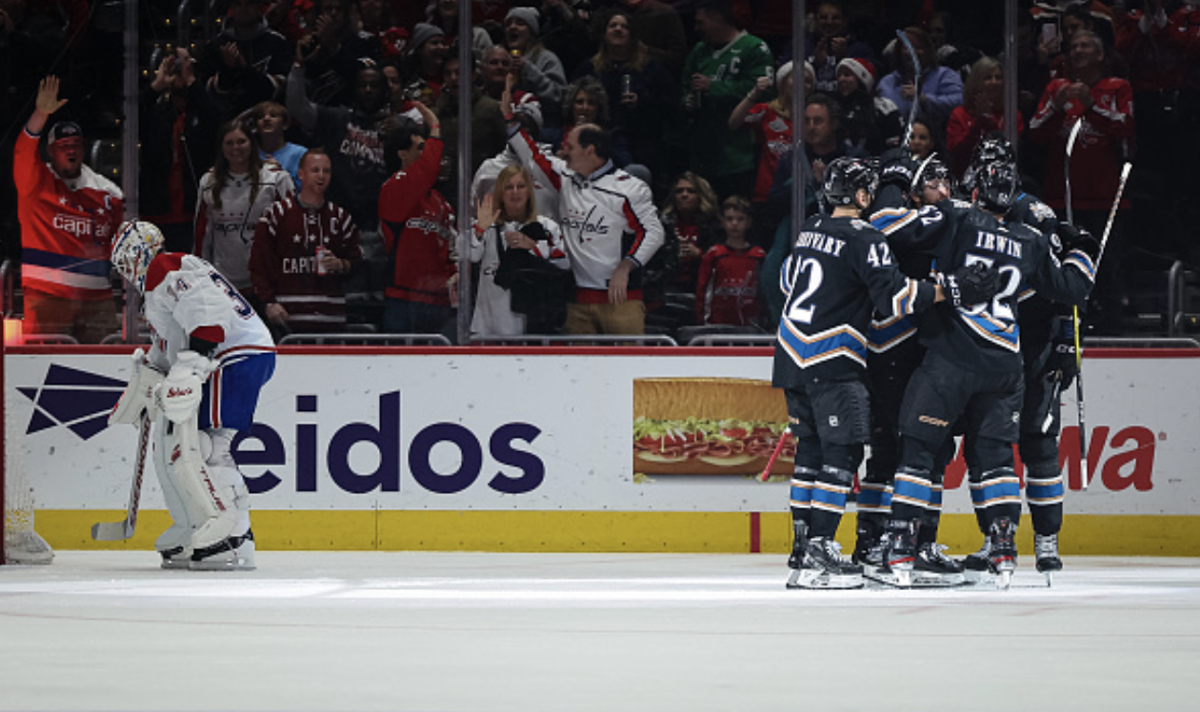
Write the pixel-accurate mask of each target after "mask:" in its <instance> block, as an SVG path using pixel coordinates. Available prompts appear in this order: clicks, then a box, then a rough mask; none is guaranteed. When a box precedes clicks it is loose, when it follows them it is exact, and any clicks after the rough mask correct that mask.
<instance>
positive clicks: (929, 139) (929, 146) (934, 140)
mask: <svg viewBox="0 0 1200 712" xmlns="http://www.w3.org/2000/svg"><path fill="white" fill-rule="evenodd" d="M908 150H910V151H912V154H913V158H915V159H917V160H918V161H923V160H925V159H926V158H929V157H930V156H931V155H933V154H934V153H936V154H938V155H940V156H944V155H946V153H945V148H944V147H943V146H942V142H941V141H939V140H938V137H937V136H935V135H934V133H933V129H931V128H930V127H929V124H928V123H926V121H925V119H923V118H921V117H920V116H918V117H917V118H916V120H914V121H913V124H912V133H910V134H909V137H908Z"/></svg>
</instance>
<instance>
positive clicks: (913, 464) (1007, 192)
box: [868, 152, 1098, 587]
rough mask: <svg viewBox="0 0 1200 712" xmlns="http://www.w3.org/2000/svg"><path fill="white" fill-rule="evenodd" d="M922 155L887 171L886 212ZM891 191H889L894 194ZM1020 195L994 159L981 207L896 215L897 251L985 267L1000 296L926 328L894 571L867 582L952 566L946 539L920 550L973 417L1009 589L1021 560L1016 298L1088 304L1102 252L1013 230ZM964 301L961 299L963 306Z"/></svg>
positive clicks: (891, 529) (892, 549)
mask: <svg viewBox="0 0 1200 712" xmlns="http://www.w3.org/2000/svg"><path fill="white" fill-rule="evenodd" d="M913 168H914V166H913V163H912V159H911V158H910V157H908V156H907V155H905V154H903V153H901V152H895V153H893V154H892V155H891V156H890V157H889V158H888V159H887V160H886V161H885V165H884V167H883V170H882V177H883V185H882V186H881V193H882V200H881V203H880V204H882V205H897V206H899V205H900V204H901V191H902V190H903V189H905V188H908V187H909V186H910V185H911V181H912V175H913ZM889 191H890V194H889ZM1016 195H1017V176H1016V172H1015V171H1014V170H1012V167H1011V166H1004V165H999V164H993V165H990V166H987V167H986V168H984V169H983V170H981V171H980V172H979V173H978V174H977V175H976V176H975V189H974V192H973V197H974V199H975V203H974V204H972V203H965V202H962V201H957V200H946V201H942V202H941V203H938V204H937V205H934V206H926V207H924V208H922V209H921V210H919V211H913V210H904V209H891V210H887V209H885V210H882V211H879V212H877V213H876V217H877V218H881V219H887V218H891V220H892V224H891V226H890V227H891V228H892V229H893V230H892V235H891V236H890V238H889V239H890V240H891V241H892V242H893V244H894V245H897V244H898V245H903V246H904V249H908V250H912V251H915V252H925V253H927V254H929V255H930V256H931V257H932V258H933V264H934V266H935V268H936V269H938V270H939V271H943V272H945V271H952V270H954V269H957V268H959V267H962V266H968V265H972V264H976V263H979V262H983V263H985V264H987V265H989V266H992V267H994V268H995V269H996V270H997V271H998V272H999V274H1000V281H1001V288H1000V291H999V293H998V294H997V295H996V296H995V297H994V298H993V299H990V300H988V301H987V302H985V303H980V304H974V305H969V306H958V307H956V308H954V309H945V308H939V309H933V310H930V311H929V312H928V313H927V314H925V315H924V316H923V317H922V319H921V322H920V325H919V338H920V339H921V342H922V343H923V344H924V345H925V347H926V355H925V358H924V360H923V361H922V363H921V365H920V366H919V367H918V368H917V370H916V372H915V373H914V374H913V376H912V380H911V381H910V383H909V387H908V389H907V391H906V393H905V398H904V403H903V405H902V406H901V416H900V421H901V453H900V466H899V467H898V468H897V471H896V475H895V481H894V492H893V497H892V518H891V520H889V522H888V525H887V533H886V536H887V537H888V544H887V545H888V553H887V557H886V560H885V562H884V566H883V567H880V568H879V569H876V570H872V571H871V572H869V573H868V575H872V576H876V577H878V578H879V580H881V581H884V582H886V583H891V584H895V585H900V586H910V585H911V584H912V579H913V574H914V571H915V572H917V573H918V574H922V573H925V572H928V573H930V574H933V575H940V574H942V573H951V572H948V571H946V567H945V565H944V562H943V561H941V559H944V557H940V556H939V555H940V551H939V547H937V545H936V543H928V544H926V545H923V546H921V547H920V548H918V547H917V545H916V542H917V541H918V537H917V530H918V529H919V528H920V527H921V526H928V525H930V524H932V522H931V521H930V520H932V519H933V517H934V514H935V513H937V512H940V510H941V497H942V492H941V472H940V470H938V469H937V468H936V467H935V458H936V454H937V452H938V451H939V449H940V448H942V447H943V446H944V444H945V442H946V440H947V439H948V438H949V437H950V435H951V428H952V426H953V425H954V424H955V423H956V421H958V420H959V418H960V417H961V418H964V419H965V420H964V423H965V427H966V431H967V433H968V434H969V436H970V437H971V438H972V439H973V442H974V443H975V444H974V446H973V456H974V457H975V458H976V461H977V463H978V469H979V480H978V481H977V482H973V483H972V490H973V492H975V493H976V494H975V497H976V499H975V501H976V502H977V503H979V504H980V505H981V506H982V508H983V509H984V510H985V512H984V517H985V520H986V521H987V525H988V537H989V542H990V546H991V552H990V561H991V564H992V566H993V567H994V568H995V569H996V570H997V571H998V572H999V574H1000V577H999V584H1000V585H1001V586H1002V587H1003V586H1007V584H1008V582H1009V580H1010V578H1011V574H1012V570H1013V568H1014V567H1015V565H1016V546H1015V541H1014V537H1015V534H1016V528H1017V523H1018V521H1019V517H1020V483H1019V480H1018V479H1017V477H1016V474H1015V472H1014V469H1013V464H1014V463H1013V456H1012V444H1013V443H1014V442H1016V441H1017V439H1018V438H1017V436H1018V429H1019V421H1020V412H1021V409H1022V407H1021V406H1022V392H1023V362H1022V358H1021V352H1020V336H1019V327H1018V324H1017V315H1018V311H1019V310H1018V299H1019V296H1020V294H1021V293H1022V292H1023V291H1025V290H1026V289H1029V288H1032V289H1036V290H1037V291H1039V292H1041V293H1042V294H1043V296H1046V297H1048V298H1050V299H1054V300H1056V301H1060V302H1064V303H1071V304H1080V303H1083V300H1084V299H1086V298H1087V295H1088V293H1089V292H1090V291H1091V287H1092V283H1093V280H1094V275H1095V268H1094V260H1095V257H1096V255H1097V254H1098V252H1097V248H1098V245H1092V244H1091V243H1088V244H1086V245H1081V246H1080V247H1081V248H1082V249H1074V250H1072V251H1070V252H1068V253H1067V254H1066V255H1065V256H1064V259H1063V260H1062V262H1061V263H1060V262H1059V260H1058V259H1057V258H1056V257H1055V256H1054V255H1053V254H1052V252H1051V251H1050V249H1049V246H1048V243H1047V241H1046V240H1045V239H1043V237H1042V236H1041V235H1040V234H1039V233H1037V231H1036V230H1034V229H1033V228H1029V227H1027V226H1023V225H1019V224H1015V225H1005V224H1003V223H1002V222H1001V221H1000V219H999V218H1000V216H1002V215H1003V214H1004V212H1005V211H1006V210H1007V209H1008V208H1010V207H1011V206H1012V204H1013V201H1014V199H1015V197H1016ZM959 301H961V300H959Z"/></svg>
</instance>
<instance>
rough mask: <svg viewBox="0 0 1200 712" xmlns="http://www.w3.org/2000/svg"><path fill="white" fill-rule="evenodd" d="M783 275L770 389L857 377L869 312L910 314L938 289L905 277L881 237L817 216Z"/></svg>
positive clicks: (844, 220) (863, 362)
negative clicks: (781, 301)
mask: <svg viewBox="0 0 1200 712" xmlns="http://www.w3.org/2000/svg"><path fill="white" fill-rule="evenodd" d="M794 245H795V246H794V247H793V249H792V254H791V255H790V256H789V257H788V258H787V260H786V261H785V262H784V264H783V270H782V271H781V272H780V284H779V286H780V289H782V290H783V292H784V294H786V295H787V301H786V303H785V305H784V308H783V314H782V315H781V319H780V320H779V333H778V335H777V338H776V341H775V363H774V372H773V376H772V383H773V384H774V385H775V386H776V387H779V388H788V387H794V386H800V385H802V384H805V383H809V382H811V381H814V380H821V379H837V378H846V377H855V376H861V375H862V373H863V372H864V371H865V370H866V367H867V329H868V327H869V326H870V324H871V314H872V312H873V311H878V312H879V313H880V314H882V315H885V316H897V315H904V314H915V313H917V312H920V311H923V310H925V309H927V308H928V307H930V306H931V305H932V304H933V302H934V299H935V295H936V287H935V286H934V285H933V284H931V283H929V282H920V281H917V280H913V279H910V278H908V277H906V276H904V275H903V274H902V273H901V272H900V270H899V269H898V268H897V265H896V260H895V258H894V257H893V256H892V253H891V250H890V248H889V247H888V243H887V240H886V239H885V238H884V236H883V233H881V232H879V231H878V230H876V229H875V228H873V227H872V226H871V225H870V224H869V223H867V222H865V221H863V220H859V219H857V218H852V217H830V216H827V215H818V216H814V217H811V218H809V219H808V220H807V221H806V222H805V223H804V226H803V227H801V229H800V235H799V236H798V237H797V238H796V240H795V243H794Z"/></svg>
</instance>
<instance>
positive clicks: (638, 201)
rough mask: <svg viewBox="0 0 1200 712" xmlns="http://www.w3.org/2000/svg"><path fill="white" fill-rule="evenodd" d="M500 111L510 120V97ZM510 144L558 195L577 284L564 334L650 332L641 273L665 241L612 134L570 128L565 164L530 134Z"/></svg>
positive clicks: (514, 136) (520, 133) (517, 135)
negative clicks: (619, 163)
mask: <svg viewBox="0 0 1200 712" xmlns="http://www.w3.org/2000/svg"><path fill="white" fill-rule="evenodd" d="M501 109H502V110H504V111H505V115H506V117H511V116H512V104H511V97H510V96H509V95H506V96H505V98H504V100H503V101H502V102H501ZM510 131H511V129H510ZM509 145H510V146H512V148H513V150H514V151H516V152H517V155H518V156H519V157H520V159H521V161H522V163H524V164H525V165H533V166H535V167H536V172H537V173H541V174H542V176H544V177H545V178H546V180H547V181H549V182H550V184H551V185H552V186H553V187H554V188H555V189H556V190H557V191H558V193H559V198H560V203H559V209H560V212H561V214H562V218H563V236H564V238H565V239H566V243H567V250H568V256H569V257H570V259H571V271H572V272H573V273H574V274H575V283H576V285H577V288H576V292H575V299H576V301H575V302H573V303H571V304H568V305H567V321H566V323H565V324H564V325H563V331H565V332H566V333H568V334H642V333H644V332H645V328H646V324H645V318H646V314H645V307H644V303H643V301H642V293H641V284H640V279H641V275H640V274H639V272H640V271H641V270H640V268H641V267H642V266H643V265H645V264H646V263H647V262H648V261H649V260H650V258H651V257H652V256H653V255H654V253H655V252H656V251H657V250H658V248H659V246H660V245H661V244H662V241H663V231H662V223H660V222H659V220H658V213H657V212H656V211H655V209H654V203H653V200H652V197H651V194H650V189H649V187H647V186H646V184H645V183H643V182H642V181H641V180H638V179H637V178H634V177H633V176H631V175H629V174H628V173H626V172H625V171H622V170H620V169H618V168H616V167H615V166H614V165H613V162H612V160H611V157H610V156H609V136H608V133H607V132H605V131H604V129H602V128H600V127H599V126H596V125H595V124H583V125H581V126H576V127H575V128H574V129H572V130H571V133H570V135H568V137H567V157H566V159H565V160H564V159H559V158H557V157H550V156H544V155H542V154H541V153H540V152H538V147H537V144H536V143H534V141H533V139H532V138H531V137H530V136H529V134H528V133H526V132H525V131H524V130H516V131H515V132H513V133H511V134H510V136H509Z"/></svg>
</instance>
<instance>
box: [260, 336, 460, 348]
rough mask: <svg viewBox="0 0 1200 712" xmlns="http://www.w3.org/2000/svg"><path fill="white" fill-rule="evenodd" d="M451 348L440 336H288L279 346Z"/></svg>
mask: <svg viewBox="0 0 1200 712" xmlns="http://www.w3.org/2000/svg"><path fill="white" fill-rule="evenodd" d="M301 344H306V345H329V346H452V345H453V344H451V343H450V339H447V338H446V337H445V336H442V335H441V334H288V335H287V336H285V337H283V338H282V339H280V340H279V345H280V346H289V345H290V346H296V345H301Z"/></svg>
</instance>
